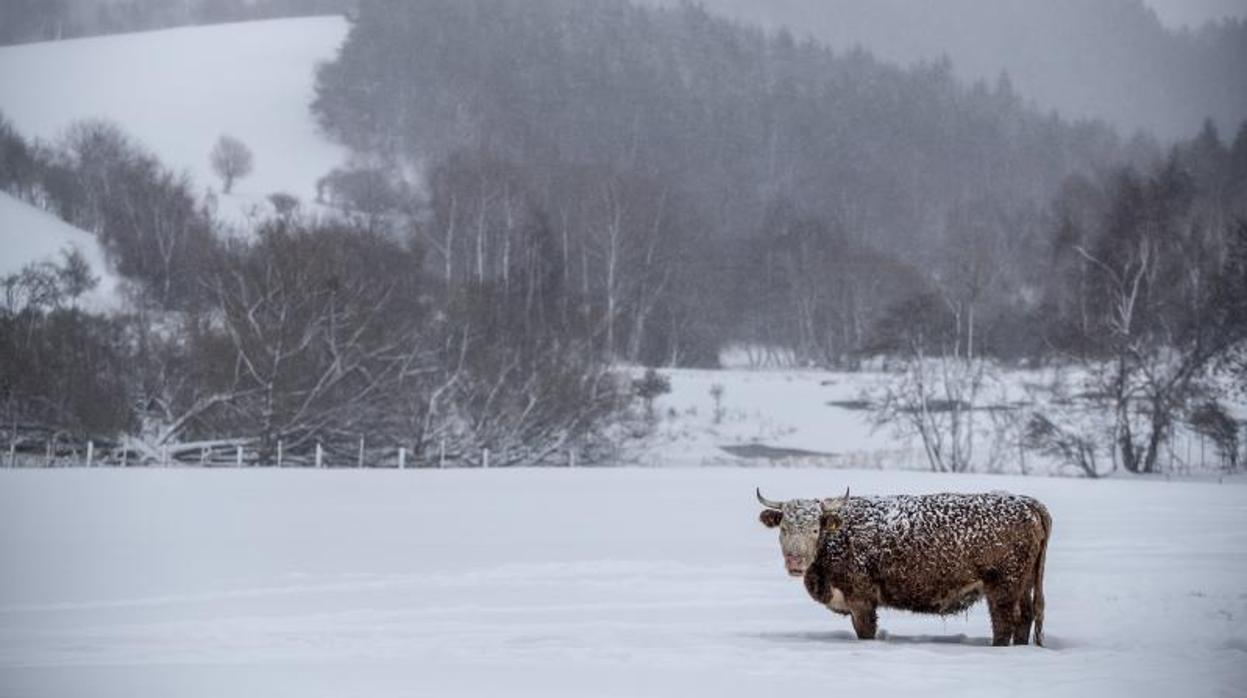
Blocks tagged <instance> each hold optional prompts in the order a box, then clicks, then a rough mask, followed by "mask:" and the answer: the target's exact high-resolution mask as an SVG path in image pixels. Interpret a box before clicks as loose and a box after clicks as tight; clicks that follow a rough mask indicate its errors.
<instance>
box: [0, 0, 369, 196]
mask: <svg viewBox="0 0 1247 698" xmlns="http://www.w3.org/2000/svg"><path fill="white" fill-rule="evenodd" d="M346 28H347V25H346V21H345V20H344V19H342V18H340V17H314V18H308V19H288V20H273V21H264V22H249V23H239V24H224V25H217V26H210V27H194V28H183V29H170V30H164V31H154V32H147V33H140V34H122V35H116V36H106V37H98V38H90V39H75V40H69V41H57V42H47V43H38V44H29V45H24V46H12V47H5V48H0V112H3V113H4V114H5V115H6V116H7V117H8V118H9V119H10V120H11V121H12V122H13V123H14V125H15V127H16V128H17V130H18V132H20V133H21V134H23V135H24V136H26V137H27V138H39V139H43V140H52V139H56V138H57V137H58V136H60V134H62V133H63V132H64V130H65V129H66V127H68V126H69V125H70V124H72V123H73V122H75V121H78V120H81V119H98V118H102V119H108V120H111V121H114V122H116V123H117V124H118V125H119V126H120V127H121V128H122V130H123V131H125V132H126V133H128V134H130V135H132V136H133V137H134V138H135V139H136V140H137V141H139V142H140V143H142V144H143V145H144V146H146V147H147V148H148V149H149V150H151V151H152V152H153V153H154V154H155V155H156V156H157V157H158V158H159V159H160V160H161V161H162V162H163V163H164V164H165V165H167V166H169V167H172V168H174V169H176V170H185V171H187V172H188V173H190V174H191V176H192V177H193V179H194V182H195V184H196V186H197V188H198V189H199V190H200V192H201V193H202V192H204V191H206V190H207V188H209V187H211V188H212V189H213V190H216V191H218V192H219V191H220V189H221V183H220V181H219V179H218V178H217V177H216V176H215V175H213V174H212V171H211V168H210V166H209V158H208V154H209V152H210V151H211V149H212V147H213V145H214V143H215V142H216V140H217V138H218V137H220V136H221V135H222V134H230V135H232V136H234V137H236V138H238V139H240V140H242V141H243V142H244V143H245V144H247V145H248V146H249V147H250V148H251V150H252V151H253V152H254V154H255V171H254V173H253V174H252V175H251V176H249V177H247V178H245V179H242V180H240V181H239V183H238V184H237V187H236V188H235V192H234V193H235V195H234V196H232V197H225V196H221V197H220V209H219V213H220V215H222V216H223V217H224V218H226V219H228V220H231V221H239V220H241V219H244V218H246V216H247V214H248V212H249V210H250V209H251V207H253V206H256V205H263V202H264V200H265V198H266V197H267V196H268V195H269V194H271V193H273V192H277V191H285V192H289V193H291V194H294V195H296V196H298V197H299V198H300V199H302V200H303V201H304V202H311V201H312V200H314V198H315V196H316V181H317V179H319V178H320V177H322V176H324V175H325V174H326V173H328V172H329V170H330V169H332V168H333V167H334V166H335V165H337V164H339V163H340V162H341V161H342V159H343V158H344V151H343V150H342V149H340V148H338V147H336V146H334V145H332V144H331V143H329V142H328V141H327V140H326V139H324V138H322V137H321V136H320V135H319V134H318V133H317V131H316V126H315V123H314V121H313V120H312V118H311V116H310V115H309V113H308V104H309V103H310V102H311V100H312V81H313V77H314V68H315V66H316V64H317V63H319V62H321V61H326V60H329V59H331V58H333V56H334V52H335V50H336V49H337V47H338V45H339V44H340V43H341V41H342V38H343V37H344V36H345V34H346Z"/></svg>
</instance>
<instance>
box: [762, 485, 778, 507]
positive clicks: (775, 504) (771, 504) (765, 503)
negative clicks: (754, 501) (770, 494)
mask: <svg viewBox="0 0 1247 698" xmlns="http://www.w3.org/2000/svg"><path fill="white" fill-rule="evenodd" d="M758 502H759V503H761V504H762V506H764V507H766V508H767V509H777V510H778V509H783V508H784V503H783V502H772V501H771V500H769V499H767V498H766V497H763V496H762V488H761V487H759V488H758Z"/></svg>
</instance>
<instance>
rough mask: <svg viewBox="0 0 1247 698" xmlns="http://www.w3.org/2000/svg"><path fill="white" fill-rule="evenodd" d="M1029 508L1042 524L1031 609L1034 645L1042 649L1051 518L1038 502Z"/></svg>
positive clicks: (1046, 509) (1034, 502)
mask: <svg viewBox="0 0 1247 698" xmlns="http://www.w3.org/2000/svg"><path fill="white" fill-rule="evenodd" d="M1031 507H1032V508H1033V509H1034V510H1035V513H1037V514H1038V515H1039V519H1040V521H1041V522H1042V523H1043V540H1042V541H1040V542H1039V555H1038V556H1037V557H1036V558H1035V585H1034V592H1035V594H1034V600H1033V608H1034V610H1035V644H1036V645H1039V646H1040V647H1043V611H1044V598H1043V575H1044V565H1045V563H1046V562H1047V559H1048V539H1049V538H1051V537H1052V516H1051V515H1050V514H1048V508H1047V507H1045V506H1044V505H1043V504H1040V503H1039V502H1038V501H1034V500H1032V504H1031Z"/></svg>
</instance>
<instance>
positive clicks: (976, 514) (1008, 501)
mask: <svg viewBox="0 0 1247 698" xmlns="http://www.w3.org/2000/svg"><path fill="white" fill-rule="evenodd" d="M1041 507H1042V505H1041V504H1039V503H1038V502H1037V501H1036V500H1034V499H1032V498H1030V497H1025V496H1021V495H1016V494H1012V493H1010V492H1005V491H1000V490H997V491H993V492H989V493H980V494H955V493H942V494H930V495H892V496H882V497H853V498H851V499H850V500H849V503H848V504H847V505H846V508H845V510H844V511H845V514H844V518H845V522H846V526H847V527H854V526H865V527H868V528H872V529H875V531H876V532H877V534H878V535H879V536H880V537H881V539H885V540H897V539H901V538H907V537H913V536H915V535H927V536H935V537H937V538H939V539H941V540H950V539H951V540H954V541H961V542H965V543H970V542H974V541H979V540H982V539H984V538H985V537H990V536H991V535H992V532H994V531H1000V530H1003V529H1008V528H1012V527H1014V526H1017V525H1019V524H1023V523H1031V524H1035V525H1040V526H1042V525H1043V522H1042V518H1041V515H1040V514H1039V511H1038V509H1039V508H1041Z"/></svg>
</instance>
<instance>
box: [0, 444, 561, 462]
mask: <svg viewBox="0 0 1247 698" xmlns="http://www.w3.org/2000/svg"><path fill="white" fill-rule="evenodd" d="M496 455H497V454H495V453H492V452H491V451H490V449H488V448H484V449H481V451H480V452H479V453H472V454H464V453H454V452H451V451H448V450H447V443H446V441H445V440H442V441H440V442H439V443H438V445H437V448H436V451H435V452H434V453H432V454H430V455H426V456H424V457H420V456H419V455H418V454H417V453H415V452H414V451H413V450H412V449H409V448H407V447H405V446H398V447H393V448H381V449H372V450H370V449H369V448H368V443H367V440H366V439H365V438H364V437H360V439H359V443H358V447H357V449H355V452H354V453H352V454H351V455H350V456H346V455H344V454H342V453H341V451H339V452H338V453H331V452H330V451H328V450H327V449H326V448H325V446H324V445H323V444H320V443H317V444H316V446H315V448H314V450H312V451H311V453H310V454H307V455H304V456H292V454H290V453H289V451H288V449H287V448H286V445H285V443H284V442H283V441H278V442H277V444H276V449H275V455H274V457H272V458H271V459H270V460H263V461H262V460H261V456H260V452H259V449H257V448H256V447H255V445H254V442H250V441H247V440H233V439H230V440H223V441H217V442H213V443H211V444H204V445H197V444H178V445H177V446H169V445H163V446H160V447H156V448H153V447H150V446H144V447H142V448H139V447H136V446H135V445H133V444H129V445H124V444H117V445H112V446H111V447H108V446H106V447H98V446H97V444H96V442H94V441H87V442H85V443H81V442H73V443H67V442H57V441H55V440H45V441H44V442H43V443H42V444H39V445H38V446H36V445H35V444H34V443H32V442H31V441H30V440H26V441H25V443H24V444H23V445H22V448H20V449H19V448H18V441H16V440H11V441H10V443H9V445H8V449H7V454H5V456H4V458H3V461H2V462H0V467H4V468H75V467H78V468H83V467H85V468H99V467H114V468H115V467H120V468H130V467H148V468H151V467H157V468H171V467H203V468H308V469H331V468H332V469H341V468H357V469H389V470H408V469H429V468H435V469H445V468H489V467H491V465H496V464H497V459H496ZM556 457H557V458H558V459H559V460H560V462H559V464H561V465H565V466H566V467H569V468H575V467H577V465H578V461H579V457H578V454H577V452H576V451H575V450H574V449H568V450H566V451H562V452H560V454H557V455H556ZM503 462H506V461H505V459H504V461H503ZM544 464H545V465H552V464H554V463H550V462H546V463H544Z"/></svg>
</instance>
